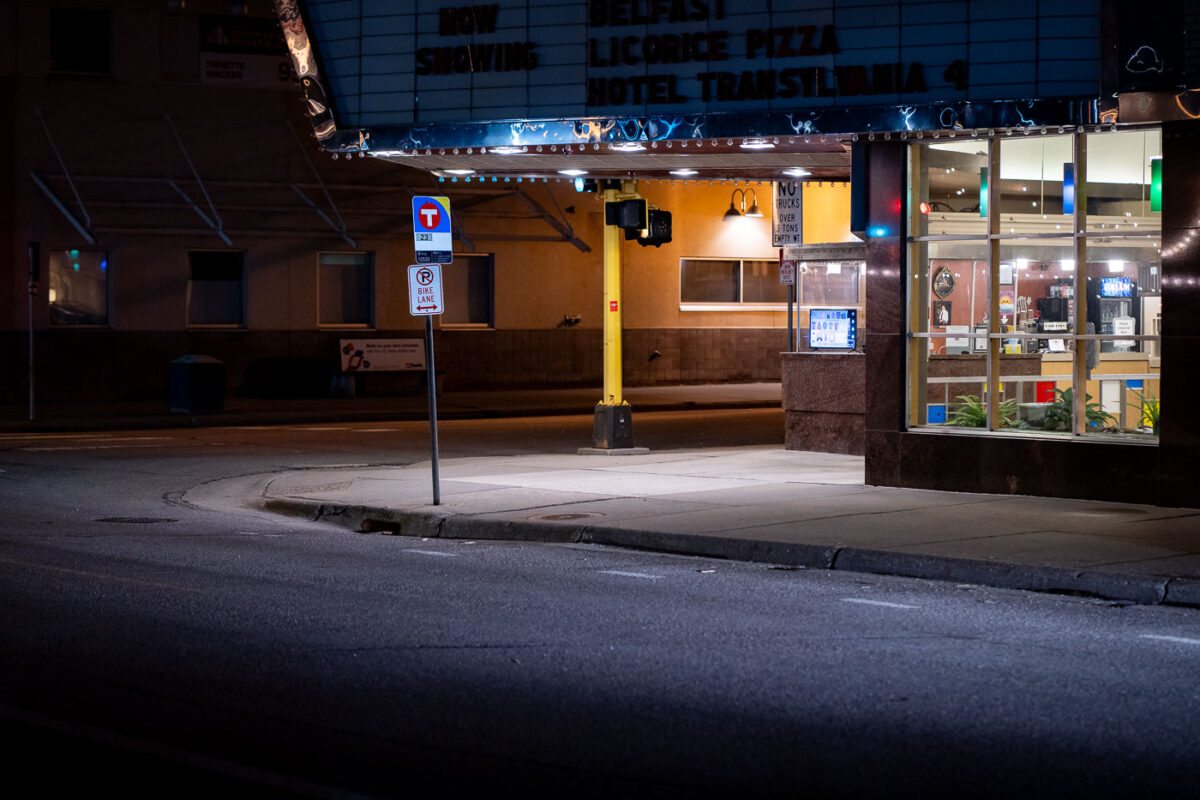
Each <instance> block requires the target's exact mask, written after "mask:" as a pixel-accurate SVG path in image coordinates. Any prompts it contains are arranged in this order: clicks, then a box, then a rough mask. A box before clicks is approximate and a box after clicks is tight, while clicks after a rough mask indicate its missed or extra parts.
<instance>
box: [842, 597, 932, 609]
mask: <svg viewBox="0 0 1200 800" xmlns="http://www.w3.org/2000/svg"><path fill="white" fill-rule="evenodd" d="M842 602H843V603H861V604H862V605H864V606H879V607H881V608H917V606H909V605H905V604H904V603H888V602H886V601H884V600H866V599H864V598H862V597H843V598H842Z"/></svg>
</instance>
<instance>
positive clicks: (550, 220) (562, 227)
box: [514, 189, 592, 253]
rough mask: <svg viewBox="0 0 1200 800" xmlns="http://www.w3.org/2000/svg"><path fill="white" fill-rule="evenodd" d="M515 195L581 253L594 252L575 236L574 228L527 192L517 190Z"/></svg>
mask: <svg viewBox="0 0 1200 800" xmlns="http://www.w3.org/2000/svg"><path fill="white" fill-rule="evenodd" d="M514 194H515V195H516V196H517V198H518V199H519V200H520V201H521V202H522V203H524V204H525V205H527V206H529V208H530V209H531V210H532V211H533V212H534V213H535V214H537V215H538V216H539V217H541V218H542V219H543V220H544V221H545V222H546V224H547V225H549V226H550V227H551V228H554V230H556V231H558V232H559V233H561V234H562V237H563V240H565V241H568V242H570V243H571V244H573V245H575V247H576V249H578V250H579V251H580V252H581V253H590V252H592V248H591V247H589V246H588V244H587V242H585V241H583V240H582V239H580V238H579V237H577V236H576V235H575V230H574V228H572V227H571V226H570V225H568V224H566V223H565V222H563V221H562V220H560V219H558V218H557V217H555V216H554V215H553V214H551V213H550V212H549V211H547V210H546V209H545V208H543V207H542V205H541V204H540V203H538V201H536V200H534V199H533V198H532V197H530V196H529V195H527V194H525V192H524V191H523V190H521V189H517V190H516V191H515V192H514Z"/></svg>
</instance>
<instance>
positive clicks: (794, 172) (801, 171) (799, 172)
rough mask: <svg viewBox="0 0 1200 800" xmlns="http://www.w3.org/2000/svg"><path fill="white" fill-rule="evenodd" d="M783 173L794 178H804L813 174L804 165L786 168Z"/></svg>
mask: <svg viewBox="0 0 1200 800" xmlns="http://www.w3.org/2000/svg"><path fill="white" fill-rule="evenodd" d="M783 174H784V175H789V176H791V177H793V178H804V177H807V176H809V175H812V173H811V172H809V171H808V170H806V169H805V168H804V167H792V168H791V169H785V170H784V171H783Z"/></svg>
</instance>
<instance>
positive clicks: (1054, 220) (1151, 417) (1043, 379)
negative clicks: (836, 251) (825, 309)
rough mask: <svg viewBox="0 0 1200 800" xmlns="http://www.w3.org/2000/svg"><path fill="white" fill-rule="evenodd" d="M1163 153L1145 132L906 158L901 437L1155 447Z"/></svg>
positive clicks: (1040, 137)
mask: <svg viewBox="0 0 1200 800" xmlns="http://www.w3.org/2000/svg"><path fill="white" fill-rule="evenodd" d="M1161 147H1162V146H1161V133H1160V131H1159V130H1158V129H1154V128H1147V129H1139V130H1129V131H1121V132H1106V133H1086V134H1085V133H1064V134H1056V133H1038V134H1036V135H1032V134H1031V135H1029V136H1014V137H998V138H995V139H991V140H988V139H970V140H967V141H963V140H961V139H960V140H957V141H943V142H926V143H921V144H916V145H914V146H912V147H911V148H910V150H909V153H910V161H909V165H910V181H911V182H910V186H911V187H912V191H913V192H914V196H913V197H912V198H911V202H910V204H909V205H910V209H911V210H910V218H909V239H908V242H909V264H910V270H911V274H912V278H913V280H912V281H910V282H909V298H908V320H909V323H908V324H909V331H910V335H911V338H910V340H909V342H910V344H909V348H910V349H909V354H908V365H909V370H908V384H909V390H908V414H909V420H908V421H909V427H911V428H923V429H936V428H954V429H957V430H960V431H961V430H964V429H976V430H989V431H1001V432H1019V433H1022V434H1035V435H1047V436H1087V437H1102V438H1107V439H1108V440H1110V441H1130V440H1138V441H1147V442H1157V433H1158V428H1159V422H1158V413H1159V402H1158V397H1159V395H1158V387H1159V375H1160V373H1161V369H1162V363H1161V351H1160V347H1159V344H1160V333H1161V316H1162V315H1161V309H1162V304H1161V288H1160V287H1161V277H1160V273H1161V245H1162V239H1161V222H1160V220H1161V216H1162V211H1161V197H1160V189H1159V185H1158V181H1159V180H1160V177H1159V176H1160V175H1161V169H1162V168H1163V165H1162V164H1161V154H1162V149H1161ZM1156 162H1157V163H1156Z"/></svg>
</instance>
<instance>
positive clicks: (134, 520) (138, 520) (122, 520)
mask: <svg viewBox="0 0 1200 800" xmlns="http://www.w3.org/2000/svg"><path fill="white" fill-rule="evenodd" d="M93 522H113V523H117V524H119V525H149V524H151V523H155V522H179V520H177V519H168V518H167V517H101V518H99V519H96V520H93Z"/></svg>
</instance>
